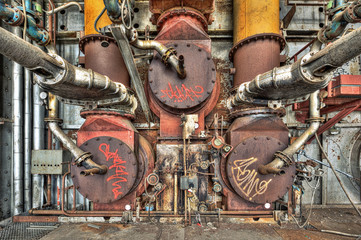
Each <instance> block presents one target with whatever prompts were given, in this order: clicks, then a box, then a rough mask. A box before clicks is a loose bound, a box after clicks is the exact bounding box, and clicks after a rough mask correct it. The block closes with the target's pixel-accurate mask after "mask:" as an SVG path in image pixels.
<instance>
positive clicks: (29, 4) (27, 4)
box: [25, 0, 33, 10]
mask: <svg viewBox="0 0 361 240" xmlns="http://www.w3.org/2000/svg"><path fill="white" fill-rule="evenodd" d="M25 8H26V10H32V9H33V4H32V1H31V0H25Z"/></svg>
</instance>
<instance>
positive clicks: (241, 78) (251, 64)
mask: <svg viewBox="0 0 361 240" xmlns="http://www.w3.org/2000/svg"><path fill="white" fill-rule="evenodd" d="M280 49H281V47H280V43H279V42H278V41H275V39H269V38H265V39H263V38H262V36H260V37H259V39H258V40H256V41H251V42H249V43H247V42H245V43H244V45H243V46H240V47H239V48H238V50H237V49H236V52H235V53H234V57H233V63H234V67H235V68H236V74H235V75H234V83H233V85H234V87H237V86H239V85H240V84H241V83H244V82H248V81H251V80H252V79H254V78H255V77H256V76H257V75H258V74H262V73H265V72H267V71H269V70H271V69H273V68H275V67H279V66H280Z"/></svg>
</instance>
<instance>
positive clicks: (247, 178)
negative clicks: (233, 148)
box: [232, 157, 272, 200]
mask: <svg viewBox="0 0 361 240" xmlns="http://www.w3.org/2000/svg"><path fill="white" fill-rule="evenodd" d="M257 161H258V159H257V158H254V157H251V158H248V159H242V160H236V161H234V166H233V167H232V172H233V173H234V174H233V179H234V181H235V182H237V184H238V187H239V189H240V190H241V191H242V193H243V194H245V195H246V196H247V197H249V199H250V200H252V198H254V197H255V196H257V195H262V194H263V193H265V192H266V191H267V188H268V184H269V183H270V182H271V181H272V179H270V180H268V181H266V180H263V181H261V182H260V179H259V178H258V177H257V176H258V172H257V171H256V170H255V169H252V170H249V169H248V167H249V166H250V165H251V164H253V163H255V162H257Z"/></svg>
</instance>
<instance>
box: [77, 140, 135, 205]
mask: <svg viewBox="0 0 361 240" xmlns="http://www.w3.org/2000/svg"><path fill="white" fill-rule="evenodd" d="M80 148H81V149H82V150H83V151H85V152H90V153H92V155H93V161H94V162H95V163H97V164H99V165H106V166H107V167H108V171H107V173H106V174H104V175H99V174H94V175H89V176H82V175H80V172H81V171H82V170H84V169H85V168H84V167H78V166H76V165H72V166H71V177H72V179H73V182H74V186H75V187H76V188H77V189H78V191H79V192H80V193H81V194H82V195H83V196H84V197H86V198H88V199H90V200H92V201H94V202H96V203H111V202H113V201H116V200H119V199H121V198H122V197H124V196H125V195H126V194H128V193H129V191H130V190H131V189H132V187H133V185H134V183H135V180H136V177H137V176H136V175H137V172H138V162H137V158H136V156H135V154H134V152H133V151H132V150H131V149H130V148H129V146H128V145H127V144H125V143H124V142H122V141H121V140H119V139H116V138H112V137H95V138H92V139H90V140H88V141H86V142H85V143H83V144H82V145H81V146H80Z"/></svg>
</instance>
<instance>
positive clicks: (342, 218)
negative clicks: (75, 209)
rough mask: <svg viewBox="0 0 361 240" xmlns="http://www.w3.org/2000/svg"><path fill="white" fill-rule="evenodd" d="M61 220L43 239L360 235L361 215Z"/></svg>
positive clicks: (341, 212) (316, 213) (322, 211)
mask: <svg viewBox="0 0 361 240" xmlns="http://www.w3.org/2000/svg"><path fill="white" fill-rule="evenodd" d="M91 224H94V225H96V226H97V227H99V229H96V228H94V227H91V226H89V223H81V224H69V223H67V224H62V225H61V226H60V227H59V228H57V229H56V230H54V231H52V232H50V233H49V234H48V235H46V236H45V237H43V238H41V239H42V240H56V239H77V240H82V239H124V240H128V239H141V240H143V239H144V240H145V239H197V240H203V239H204V240H205V239H207V240H209V239H217V240H218V239H219V240H222V239H244V240H247V239H250V240H256V239H275V240H276V239H295V240H298V239H316V240H318V239H355V238H350V237H343V236H339V235H335V234H328V233H322V232H320V230H321V229H324V230H333V231H341V232H345V233H350V234H359V235H361V218H360V217H358V216H357V215H356V214H355V211H354V210H353V209H339V208H338V209H316V210H314V211H313V213H312V215H311V218H310V224H311V226H310V227H308V230H306V229H300V228H298V227H297V226H296V225H295V224H291V223H289V224H283V225H281V226H280V225H278V224H276V223H253V224H251V223H241V224H235V223H219V224H218V223H213V224H212V225H208V226H207V224H206V223H203V226H198V225H192V226H189V227H186V228H184V227H183V226H182V225H179V224H178V225H174V224H161V223H139V224H132V225H122V224H111V223H91Z"/></svg>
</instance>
